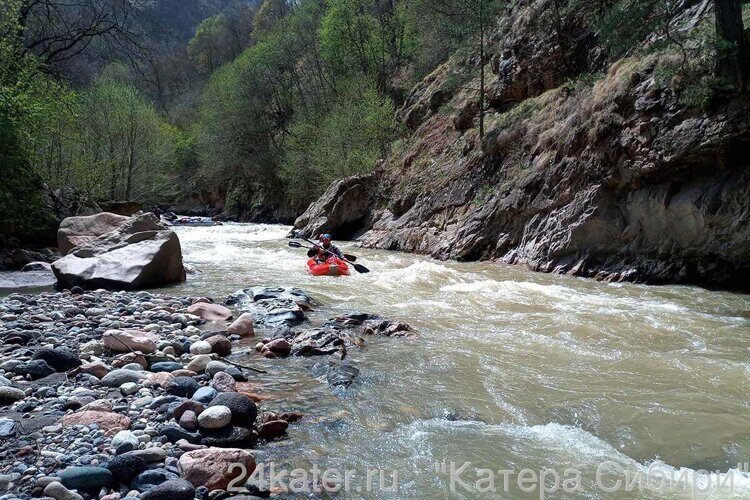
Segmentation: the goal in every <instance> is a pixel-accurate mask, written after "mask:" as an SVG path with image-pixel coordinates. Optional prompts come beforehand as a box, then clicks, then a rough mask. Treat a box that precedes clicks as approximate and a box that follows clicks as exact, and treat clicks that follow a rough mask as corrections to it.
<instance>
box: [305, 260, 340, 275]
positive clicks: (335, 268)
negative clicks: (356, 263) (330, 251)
mask: <svg viewBox="0 0 750 500" xmlns="http://www.w3.org/2000/svg"><path fill="white" fill-rule="evenodd" d="M307 268H308V269H309V270H310V274H312V275H313V276H349V266H347V265H346V262H344V261H343V260H341V259H337V258H336V257H331V258H329V259H328V260H326V261H325V262H323V263H322V264H321V263H320V262H318V261H317V260H315V259H309V260H308V261H307Z"/></svg>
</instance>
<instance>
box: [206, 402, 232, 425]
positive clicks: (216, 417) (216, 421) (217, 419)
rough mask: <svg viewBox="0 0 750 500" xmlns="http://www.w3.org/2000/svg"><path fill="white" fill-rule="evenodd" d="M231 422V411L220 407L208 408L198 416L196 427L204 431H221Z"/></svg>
mask: <svg viewBox="0 0 750 500" xmlns="http://www.w3.org/2000/svg"><path fill="white" fill-rule="evenodd" d="M231 420H232V412H231V410H230V409H229V408H228V407H226V406H222V405H215V406H209V407H208V408H206V409H205V411H203V413H201V414H200V415H199V416H198V425H199V426H200V427H202V428H204V429H221V428H222V427H226V426H227V425H229V422H230V421H231Z"/></svg>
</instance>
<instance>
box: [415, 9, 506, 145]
mask: <svg viewBox="0 0 750 500" xmlns="http://www.w3.org/2000/svg"><path fill="white" fill-rule="evenodd" d="M423 1H424V2H425V5H426V6H427V7H428V8H429V9H431V10H433V11H434V12H437V13H439V14H440V15H442V16H443V17H445V18H446V21H447V22H450V23H454V26H455V27H456V29H458V30H459V32H461V33H462V34H463V35H464V36H465V37H467V38H469V39H471V40H473V41H472V43H473V44H476V47H477V49H478V52H479V89H478V91H479V136H480V137H484V107H485V100H486V99H485V97H486V96H485V66H486V65H487V56H486V54H487V39H486V34H487V31H488V28H489V25H490V23H491V22H493V21H494V19H495V15H496V14H497V12H498V11H499V10H500V0H423Z"/></svg>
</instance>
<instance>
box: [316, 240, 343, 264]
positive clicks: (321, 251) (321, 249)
mask: <svg viewBox="0 0 750 500" xmlns="http://www.w3.org/2000/svg"><path fill="white" fill-rule="evenodd" d="M319 241H320V246H316V248H311V249H310V251H309V252H308V256H310V257H313V256H315V260H317V261H318V262H321V263H322V262H325V261H326V260H328V259H329V258H330V257H331V254H333V255H335V256H336V257H338V258H339V259H343V258H344V254H343V253H341V250H339V249H338V247H337V246H336V245H334V244H333V243H331V235H330V234H327V233H326V234H321V235H320V238H319ZM329 252H330V253H329Z"/></svg>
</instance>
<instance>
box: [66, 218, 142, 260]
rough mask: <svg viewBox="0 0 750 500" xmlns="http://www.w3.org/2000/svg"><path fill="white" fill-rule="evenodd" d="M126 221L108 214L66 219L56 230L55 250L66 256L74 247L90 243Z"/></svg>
mask: <svg viewBox="0 0 750 500" xmlns="http://www.w3.org/2000/svg"><path fill="white" fill-rule="evenodd" d="M127 220H128V218H127V217H125V216H123V215H117V214H113V213H110V212H101V213H98V214H95V215H82V216H79V217H67V218H65V219H63V221H62V222H61V223H60V229H58V230H57V248H58V250H60V253H61V254H63V255H67V254H68V253H69V252H70V251H71V250H73V249H74V248H75V247H77V246H80V245H84V244H86V243H91V242H92V241H94V240H95V239H96V238H98V237H99V236H101V235H103V234H106V233H109V232H111V231H114V230H115V229H117V228H118V227H120V226H122V225H123V224H124V223H125V222H126V221H127Z"/></svg>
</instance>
